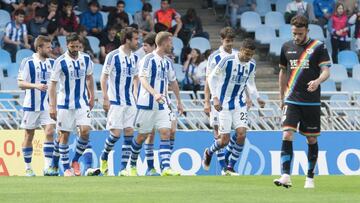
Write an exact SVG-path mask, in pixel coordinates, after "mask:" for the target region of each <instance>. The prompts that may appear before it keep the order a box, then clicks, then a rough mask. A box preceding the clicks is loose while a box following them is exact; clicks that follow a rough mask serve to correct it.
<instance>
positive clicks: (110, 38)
mask: <svg viewBox="0 0 360 203" xmlns="http://www.w3.org/2000/svg"><path fill="white" fill-rule="evenodd" d="M117 32H118V29H117V27H116V26H112V27H109V28H108V30H107V35H105V36H104V37H103V38H102V40H100V45H99V46H100V63H104V61H105V57H106V54H108V53H110V52H111V51H112V50H114V49H116V48H118V47H119V46H120V39H119V38H117V37H116V34H117Z"/></svg>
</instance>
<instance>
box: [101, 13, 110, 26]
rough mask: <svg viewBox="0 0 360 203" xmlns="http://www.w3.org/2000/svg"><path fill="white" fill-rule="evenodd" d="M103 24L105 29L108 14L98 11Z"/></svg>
mask: <svg viewBox="0 0 360 203" xmlns="http://www.w3.org/2000/svg"><path fill="white" fill-rule="evenodd" d="M100 14H101V17H102V20H103V23H104V27H106V25H107V23H108V15H109V12H104V11H100Z"/></svg>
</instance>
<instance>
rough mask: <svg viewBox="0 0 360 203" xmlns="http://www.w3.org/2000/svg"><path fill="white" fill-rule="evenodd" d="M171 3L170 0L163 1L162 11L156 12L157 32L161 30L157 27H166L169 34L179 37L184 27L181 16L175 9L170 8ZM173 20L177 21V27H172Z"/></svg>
mask: <svg viewBox="0 0 360 203" xmlns="http://www.w3.org/2000/svg"><path fill="white" fill-rule="evenodd" d="M170 3H171V1H170V0H161V9H160V10H158V11H156V12H155V14H154V19H155V23H156V24H155V30H157V31H159V30H161V29H157V28H156V27H166V28H167V30H168V31H169V32H171V33H173V34H174V36H175V37H177V36H178V34H179V32H180V30H181V27H182V22H181V16H180V14H179V13H177V12H176V10H175V9H174V8H171V7H170ZM173 20H175V22H176V25H175V26H173V27H172V21H173ZM179 37H180V36H179Z"/></svg>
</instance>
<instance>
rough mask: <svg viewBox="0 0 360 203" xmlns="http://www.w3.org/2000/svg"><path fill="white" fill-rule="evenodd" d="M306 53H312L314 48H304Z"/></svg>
mask: <svg viewBox="0 0 360 203" xmlns="http://www.w3.org/2000/svg"><path fill="white" fill-rule="evenodd" d="M306 53H308V54H312V53H314V49H306Z"/></svg>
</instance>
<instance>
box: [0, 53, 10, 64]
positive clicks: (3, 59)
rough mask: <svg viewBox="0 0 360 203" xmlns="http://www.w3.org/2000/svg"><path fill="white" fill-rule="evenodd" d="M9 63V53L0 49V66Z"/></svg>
mask: <svg viewBox="0 0 360 203" xmlns="http://www.w3.org/2000/svg"><path fill="white" fill-rule="evenodd" d="M9 63H11V56H10V53H9V52H7V51H6V50H4V49H0V66H3V65H7V64H9Z"/></svg>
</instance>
